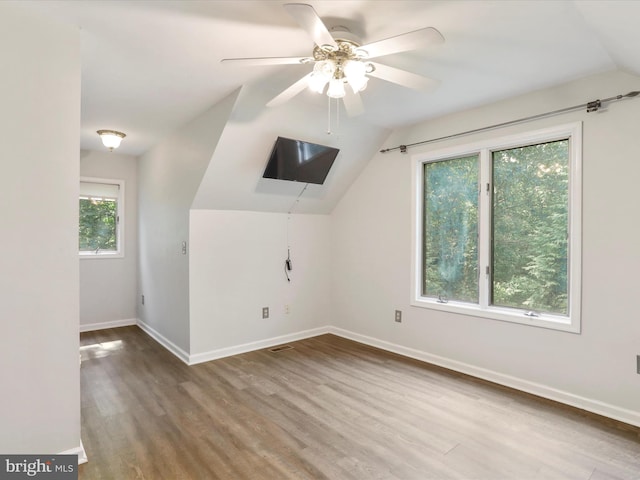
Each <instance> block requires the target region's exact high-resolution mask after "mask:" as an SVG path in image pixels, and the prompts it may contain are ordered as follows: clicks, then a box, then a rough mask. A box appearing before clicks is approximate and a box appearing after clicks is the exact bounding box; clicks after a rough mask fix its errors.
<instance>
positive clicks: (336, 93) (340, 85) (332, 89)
mask: <svg viewBox="0 0 640 480" xmlns="http://www.w3.org/2000/svg"><path fill="white" fill-rule="evenodd" d="M345 94H346V92H345V91H344V82H343V81H342V79H339V78H333V79H331V81H330V82H329V89H328V90H327V96H329V97H331V98H342V97H344V96H345Z"/></svg>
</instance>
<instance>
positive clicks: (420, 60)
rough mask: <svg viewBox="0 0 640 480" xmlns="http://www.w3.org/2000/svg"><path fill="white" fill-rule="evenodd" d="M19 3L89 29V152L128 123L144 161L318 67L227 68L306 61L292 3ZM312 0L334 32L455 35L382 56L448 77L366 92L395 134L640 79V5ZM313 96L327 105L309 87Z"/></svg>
mask: <svg viewBox="0 0 640 480" xmlns="http://www.w3.org/2000/svg"><path fill="white" fill-rule="evenodd" d="M15 3H16V4H18V5H20V6H23V7H25V8H30V9H32V10H34V11H37V12H40V13H42V14H45V15H48V16H50V17H55V18H57V19H59V20H61V21H63V22H68V23H71V24H74V25H77V26H79V27H80V29H81V41H82V137H81V146H82V148H85V149H100V148H102V147H101V145H100V142H99V139H98V137H97V135H96V133H95V131H96V130H98V129H101V128H107V129H117V130H121V131H124V132H126V133H127V138H126V140H125V141H124V142H123V144H122V147H121V148H120V152H122V153H126V154H131V155H139V154H141V153H143V152H145V151H146V150H148V149H149V148H150V147H152V146H153V145H154V144H156V143H157V142H158V141H159V139H160V138H161V137H162V136H163V135H164V134H167V133H169V132H171V131H173V130H175V129H176V128H177V127H179V126H181V125H183V124H184V123H185V122H187V121H188V120H190V119H192V118H193V117H195V116H196V115H197V114H199V113H201V112H203V111H205V110H206V109H207V108H209V107H210V106H211V105H213V104H215V103H216V102H218V101H219V100H221V99H223V98H224V97H226V96H227V95H229V94H230V93H231V92H232V91H234V90H236V89H237V87H239V86H241V85H246V84H254V85H255V84H258V85H260V88H261V89H263V90H264V91H266V92H272V93H273V95H274V96H275V95H276V94H277V93H279V91H281V90H283V89H284V88H286V87H287V86H288V85H289V84H291V83H293V82H294V81H295V80H297V79H298V78H300V77H302V76H303V75H304V74H305V73H307V71H308V68H309V67H305V66H303V65H300V66H297V65H296V66H286V65H285V66H270V67H238V66H229V65H222V64H220V60H221V59H222V58H229V57H259V56H307V55H310V53H311V50H312V47H313V43H312V41H311V40H310V38H309V37H308V35H307V34H306V33H305V32H304V31H303V30H301V29H300V28H299V27H298V25H297V24H296V23H295V22H294V20H293V19H292V18H291V17H290V16H289V15H288V14H287V12H286V11H285V10H284V9H283V8H282V4H283V3H286V2H285V1H250V0H243V1H239V0H233V1H171V0H164V1H143V0H129V1H127V0H120V1H99V0H91V1H88V0H71V1H55V0H39V1H28V0H21V1H16V2H15ZM308 3H309V4H311V5H313V7H314V8H315V10H316V12H317V13H318V14H319V15H320V17H322V18H323V19H324V20H325V23H326V24H327V25H328V26H329V27H331V26H335V25H345V26H347V27H349V28H350V29H351V30H352V31H353V32H354V33H357V34H359V35H360V37H361V38H362V39H363V42H364V43H368V42H371V41H375V40H380V39H383V38H388V37H391V36H395V35H398V34H401V33H404V32H408V31H412V30H416V29H418V28H422V27H426V26H431V27H435V28H437V29H438V30H439V31H440V32H441V33H442V34H443V36H444V37H445V43H444V44H443V45H441V46H439V47H436V48H426V49H424V50H422V51H414V52H407V53H401V54H396V55H390V56H387V57H384V58H380V59H378V61H380V63H387V64H389V65H392V66H395V67H399V68H404V69H406V70H410V71H412V72H415V73H418V74H421V75H425V76H429V77H431V78H435V79H437V80H439V81H440V86H439V88H438V89H437V90H436V91H434V92H432V93H429V94H421V93H417V92H413V91H409V90H407V89H404V88H401V87H398V86H396V85H392V84H389V83H387V82H384V81H382V80H379V79H372V80H371V81H370V82H369V87H368V88H367V90H366V91H365V92H363V94H362V97H363V101H364V104H365V108H366V113H365V114H364V116H363V117H362V118H361V120H362V121H365V122H368V123H370V124H373V125H378V126H382V127H386V128H393V127H397V126H401V125H407V124H411V123H415V122H418V121H421V120H425V119H428V118H433V117H436V116H440V115H443V114H446V113H450V112H453V111H459V110H463V109H466V108H469V107H473V106H477V105H481V104H485V103H489V102H492V101H495V100H498V99H502V98H507V97H510V96H514V95H517V94H521V93H525V92H528V91H532V90H537V89H540V88H544V87H547V86H550V85H554V84H559V83H564V82H567V81H570V80H573V79H576V78H579V77H583V76H587V75H590V74H594V73H597V72H602V71H606V70H611V69H616V68H620V69H625V70H628V71H629V72H631V73H635V74H640V55H638V54H637V46H638V45H640V29H638V28H637V25H636V23H637V20H638V19H639V18H640V2H637V1H612V0H609V1H562V0H556V1H540V0H534V1H526V0H518V1H509V0H501V1H479V0H473V1H402V0H392V1H382V0H353V1H349V0H339V1H309V2H308ZM256 82H258V83H256ZM302 100H303V101H306V102H308V103H312V104H318V103H319V102H323V101H325V100H324V99H322V98H320V96H318V95H315V96H314V95H312V94H310V93H307V92H305V93H303V94H302ZM302 105H304V104H302ZM312 110H317V109H312Z"/></svg>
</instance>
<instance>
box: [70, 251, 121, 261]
mask: <svg viewBox="0 0 640 480" xmlns="http://www.w3.org/2000/svg"><path fill="white" fill-rule="evenodd" d="M78 257H80V259H81V260H98V259H100V260H102V259H105V258H124V253H122V252H104V253H102V252H101V253H93V252H86V253H85V252H80V253H79V254H78Z"/></svg>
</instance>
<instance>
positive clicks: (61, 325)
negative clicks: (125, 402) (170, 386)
mask: <svg viewBox="0 0 640 480" xmlns="http://www.w3.org/2000/svg"><path fill="white" fill-rule="evenodd" d="M0 58H1V59H2V74H1V75H0V105H2V107H1V108H0V144H1V145H2V154H1V155H0V162H1V163H2V178H3V189H2V200H1V201H0V222H1V223H2V235H1V236H0V248H1V249H2V252H3V254H2V257H1V260H0V325H2V334H0V365H1V366H0V385H2V395H1V399H0V412H2V413H1V414H2V420H1V422H0V423H1V427H0V452H2V453H5V454H9V453H34V454H39V453H59V452H62V451H67V450H71V449H75V448H79V446H80V370H79V362H78V352H79V344H78V288H79V285H78V255H77V242H78V233H77V229H78V227H77V225H78V190H79V188H78V177H79V158H78V156H79V155H78V142H79V135H80V40H79V33H78V31H77V30H75V29H73V28H70V27H67V26H62V25H57V24H53V23H51V20H49V19H44V18H39V17H35V16H32V15H31V14H27V13H25V12H22V11H21V10H20V7H17V6H15V5H12V4H8V3H4V2H0Z"/></svg>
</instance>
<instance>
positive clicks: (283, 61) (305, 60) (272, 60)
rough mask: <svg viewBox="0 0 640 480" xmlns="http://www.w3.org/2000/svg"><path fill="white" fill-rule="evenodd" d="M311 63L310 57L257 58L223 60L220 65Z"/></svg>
mask: <svg viewBox="0 0 640 480" xmlns="http://www.w3.org/2000/svg"><path fill="white" fill-rule="evenodd" d="M312 61H313V58H311V57H259V58H223V59H222V60H220V62H221V63H229V64H233V65H244V66H255V65H300V64H304V63H310V62H312Z"/></svg>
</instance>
